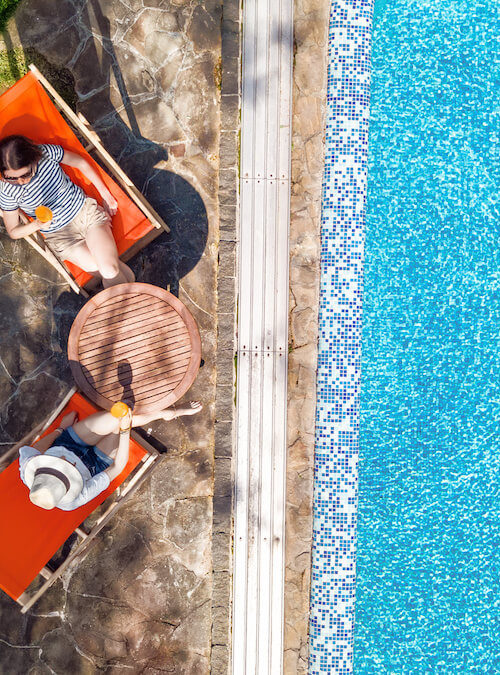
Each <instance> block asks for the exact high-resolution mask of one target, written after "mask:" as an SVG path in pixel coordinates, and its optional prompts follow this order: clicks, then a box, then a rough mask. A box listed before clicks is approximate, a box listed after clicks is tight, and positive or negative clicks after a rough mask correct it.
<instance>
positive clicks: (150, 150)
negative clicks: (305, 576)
mask: <svg viewBox="0 0 500 675" xmlns="http://www.w3.org/2000/svg"><path fill="white" fill-rule="evenodd" d="M55 7H56V5H55V4H54V2H53V0H24V2H23V3H21V5H20V7H19V9H18V11H17V14H16V15H15V17H14V19H13V20H12V21H11V22H10V24H9V26H8V32H7V35H6V36H4V43H5V45H6V46H7V47H10V46H14V47H16V46H19V45H21V46H22V47H23V48H24V49H26V50H28V49H30V50H36V51H37V52H38V53H39V54H41V56H42V57H43V58H44V59H45V60H46V61H47V62H48V63H50V64H51V65H53V66H55V67H57V68H59V69H62V70H63V72H64V73H65V75H69V76H71V77H72V78H73V80H74V86H75V90H76V94H77V108H78V110H79V111H81V112H82V113H83V114H84V115H85V116H86V117H87V119H88V120H89V121H90V122H91V124H93V126H94V128H95V129H96V130H97V131H98V133H99V135H100V136H101V138H102V139H103V141H104V144H105V146H106V148H107V149H108V150H109V151H110V152H111V154H112V155H113V156H114V157H115V158H116V159H117V160H118V162H119V163H120V165H121V166H122V168H123V169H124V170H125V171H126V172H127V173H128V174H129V175H130V177H131V178H132V180H133V181H134V182H135V184H136V185H137V186H138V187H139V189H141V190H142V191H143V193H144V194H145V195H146V197H147V199H148V200H149V201H150V202H151V204H152V205H153V207H154V208H155V209H156V210H157V211H158V212H159V213H160V215H161V216H162V217H163V218H164V219H165V220H166V221H167V223H168V224H169V226H170V228H171V233H170V234H168V235H167V234H164V235H162V236H161V237H160V238H159V239H157V240H156V241H155V242H153V243H152V244H150V245H149V246H148V247H147V249H144V251H143V252H141V253H140V254H139V255H137V256H136V257H135V258H134V260H133V263H132V267H133V269H134V271H135V272H136V275H137V279H138V280H139V281H146V282H150V283H155V284H157V285H161V286H164V287H165V286H166V285H169V286H170V288H171V290H172V291H173V292H174V293H176V294H178V296H179V298H180V299H181V300H182V301H183V302H185V304H186V305H187V306H188V308H189V309H190V310H191V312H192V313H193V315H194V317H195V319H196V321H197V323H198V325H199V327H200V333H201V338H202V345H203V359H204V366H203V368H202V369H201V370H200V373H199V375H198V378H197V380H196V382H195V384H194V385H193V387H192V388H191V390H190V391H189V392H188V394H187V395H186V397H185V400H189V399H200V400H202V401H203V403H204V410H203V412H202V413H201V414H200V415H198V416H196V417H190V418H182V419H180V420H176V421H174V422H170V423H154V424H151V428H150V439H151V440H152V442H153V443H154V444H156V445H157V446H158V447H159V449H160V450H162V451H163V453H164V454H163V455H162V457H161V460H160V463H159V465H158V466H157V468H156V469H155V471H154V472H153V475H152V478H151V480H150V481H147V482H146V483H145V484H144V485H143V487H142V488H141V489H140V491H139V492H138V494H136V496H134V498H133V499H131V500H130V502H129V503H128V504H127V506H126V507H125V508H124V509H123V510H122V511H121V512H120V514H119V515H118V517H117V518H116V519H115V520H114V521H113V523H112V524H111V525H110V526H109V527H107V528H106V529H105V530H104V531H103V533H102V534H101V535H100V536H99V537H98V539H97V542H96V543H95V545H94V546H93V547H92V548H91V550H90V552H89V554H88V555H87V557H86V558H85V560H84V561H83V563H81V565H80V566H79V567H73V568H71V569H70V570H69V571H68V572H67V573H65V575H64V576H63V579H62V581H61V582H57V583H56V584H55V585H54V587H53V588H52V589H50V591H48V592H47V594H46V595H45V596H44V598H43V599H42V601H41V602H39V603H38V604H37V605H35V607H34V608H33V610H32V611H31V612H30V613H29V614H28V615H27V616H25V617H24V616H21V614H20V613H19V610H18V608H17V606H16V605H15V604H14V603H13V602H12V601H11V600H10V599H9V598H8V597H7V596H5V595H4V594H3V593H2V594H0V617H1V622H0V623H1V628H0V671H1V672H5V673H25V672H26V673H28V672H30V673H37V674H38V673H65V674H66V673H94V672H106V673H114V672H118V671H122V670H123V669H126V670H127V671H128V672H138V673H139V672H141V673H142V672H144V673H148V674H153V673H160V672H171V673H208V672H209V671H210V659H211V641H212V636H211V626H212V567H213V565H212V557H213V551H212V536H211V535H212V528H213V522H212V512H213V507H212V503H213V499H212V496H213V463H214V414H215V402H216V388H215V387H216V344H217V342H216V341H217V310H218V308H217V271H218V256H219V247H218V243H219V228H218V208H219V205H218V185H219V174H218V169H219V159H218V157H219V113H220V110H219V103H220V82H221V60H220V53H221V52H220V48H221V45H220V43H221V4H220V2H218V1H217V0H202V1H201V2H199V1H198V0H157V1H155V0H144V2H142V1H141V0H123V2H122V1H121V0H112V1H110V2H104V1H98V0H88V1H86V0H72V1H70V0H58V2H57V9H56V10H55ZM81 304H82V301H81V300H80V299H79V298H78V297H77V296H76V295H74V294H72V293H70V292H69V291H68V289H67V287H66V286H64V284H62V283H61V281H60V279H59V278H58V277H57V275H56V274H55V273H54V272H53V271H52V270H51V269H49V268H48V267H47V266H46V265H45V263H44V262H43V261H42V259H41V258H39V257H37V255H36V254H33V253H32V252H31V251H30V250H29V249H28V247H27V246H26V245H25V243H24V242H12V241H11V240H10V239H9V238H8V237H7V236H6V235H5V233H3V232H2V234H1V236H0V315H1V317H2V321H1V322H0V344H1V359H2V360H1V361H0V425H1V427H0V442H1V443H2V445H3V446H8V445H9V444H11V443H12V442H14V441H16V440H18V439H19V438H20V437H21V436H22V435H24V433H25V432H26V430H27V429H28V428H29V427H31V426H33V425H34V424H36V423H37V422H39V421H40V419H41V418H43V417H44V416H45V415H46V414H47V413H48V412H49V411H50V409H51V408H52V407H53V405H54V403H55V402H56V401H57V400H58V399H60V398H61V396H62V395H63V394H64V392H66V391H67V389H68V388H69V386H70V384H71V378H70V374H69V370H68V367H67V363H66V357H65V353H66V352H65V350H66V341H67V336H68V332H69V328H70V326H71V322H72V320H73V318H74V316H75V315H76V313H77V312H78V310H79V308H80V307H81ZM228 313H229V314H230V311H229V312H228ZM219 482H220V481H219ZM216 553H217V551H216ZM226 660H227V659H226ZM213 672H216V670H214V671H213Z"/></svg>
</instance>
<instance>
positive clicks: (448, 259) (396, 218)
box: [354, 0, 500, 673]
mask: <svg viewBox="0 0 500 675" xmlns="http://www.w3.org/2000/svg"><path fill="white" fill-rule="evenodd" d="M497 9H498V8H497ZM494 18H495V3H494V2H493V0H491V1H490V0H488V1H483V2H476V3H471V2H467V1H466V0H458V1H451V0H434V1H433V2H432V3H430V2H428V1H426V0H425V1H424V0H416V1H413V2H408V1H407V0H406V1H402V0H393V1H391V2H381V3H376V4H375V12H374V27H373V42H372V84H371V111H370V134H369V153H368V158H369V164H368V202H367V217H366V233H365V236H366V240H365V265H364V277H365V283H364V299H363V333H362V360H361V372H362V376H361V377H362V386H361V419H360V450H359V455H360V463H359V507H358V546H357V550H358V552H357V579H356V583H357V589H356V619H355V643H354V644H355V646H354V660H355V672H356V673H374V672H381V673H386V672H395V673H410V672H415V673H427V672H440V673H441V672H442V673H445V672H446V673H466V672H467V673H469V672H470V673H472V672H478V673H486V672H491V673H493V672H500V642H499V638H498V626H499V625H500V624H499V619H500V615H499V602H498V579H499V576H500V557H499V553H498V551H499V544H500V537H499V523H500V518H499V516H500V511H499V480H498V477H499V468H500V453H499V452H498V451H499V447H498V438H499V435H500V434H499V424H498V402H499V394H498V382H499V375H500V372H499V360H498V356H497V351H498V331H499V321H498V318H499V315H498V308H499V297H498V288H499V286H498V281H499V272H498V270H499V269H500V267H499V263H500V256H499V249H498V215H499V214H498V198H497V195H498V188H499V183H498V178H499V173H498V128H499V127H498V122H499V120H498V116H496V115H495V106H498V98H497V96H498V82H497V83H496V85H495V79H498V59H497V56H496V54H495V41H496V39H495V35H496V33H497V32H498V27H499V26H498V21H497V22H495V20H494ZM497 46H498V45H497ZM495 63H496V64H497V66H495ZM495 625H496V629H495Z"/></svg>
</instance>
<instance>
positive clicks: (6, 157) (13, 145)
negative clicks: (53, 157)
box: [0, 136, 42, 173]
mask: <svg viewBox="0 0 500 675" xmlns="http://www.w3.org/2000/svg"><path fill="white" fill-rule="evenodd" d="M41 159H42V151H41V149H40V147H39V146H38V145H36V143H33V141H30V139H29V138H26V136H7V138H3V139H2V140H1V141H0V173H4V172H5V171H8V170H9V169H13V170H14V171H17V169H23V168H24V167H25V166H30V165H31V164H35V162H39V161H40V160H41Z"/></svg>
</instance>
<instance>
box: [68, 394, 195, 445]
mask: <svg viewBox="0 0 500 675" xmlns="http://www.w3.org/2000/svg"><path fill="white" fill-rule="evenodd" d="M202 408H203V406H202V404H201V403H200V402H199V401H191V402H190V405H189V407H188V408H177V409H173V408H170V409H168V410H157V411H156V412H151V413H144V414H142V415H133V416H132V426H133V427H142V426H144V425H145V424H149V422H154V421H155V420H161V419H162V420H166V421H169V420H173V419H176V418H177V417H182V416H183V415H196V413H198V412H200V411H201V410H202ZM119 429H120V420H119V419H117V418H116V417H113V415H112V414H111V413H110V412H104V411H103V412H98V413H94V414H93V415H89V416H88V417H86V418H85V419H83V420H81V421H79V422H76V423H75V424H73V430H74V432H75V434H76V435H77V436H79V437H80V438H81V439H82V441H83V442H84V443H88V445H97V447H98V448H99V450H102V451H103V452H105V453H106V454H107V455H110V456H113V453H114V452H116V449H117V447H118V438H119V436H118V432H119Z"/></svg>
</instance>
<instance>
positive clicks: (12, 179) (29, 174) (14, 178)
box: [3, 166, 35, 183]
mask: <svg viewBox="0 0 500 675" xmlns="http://www.w3.org/2000/svg"><path fill="white" fill-rule="evenodd" d="M34 173H35V167H34V166H32V167H31V168H30V170H29V171H27V172H26V173H23V174H22V175H21V176H6V175H5V174H4V175H3V179H4V180H8V181H9V183H17V182H18V181H20V180H25V179H26V178H32V177H33V174H34Z"/></svg>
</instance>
